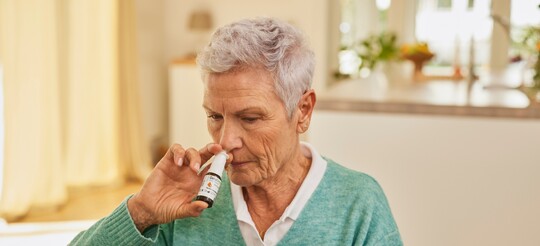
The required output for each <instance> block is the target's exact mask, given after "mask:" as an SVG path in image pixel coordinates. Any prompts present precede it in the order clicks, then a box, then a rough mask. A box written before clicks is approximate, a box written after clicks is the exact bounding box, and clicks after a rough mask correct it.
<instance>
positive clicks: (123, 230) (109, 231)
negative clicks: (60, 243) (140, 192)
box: [69, 196, 169, 245]
mask: <svg viewBox="0 0 540 246" xmlns="http://www.w3.org/2000/svg"><path fill="white" fill-rule="evenodd" d="M129 198H131V196H129V197H127V198H126V199H125V200H124V201H123V202H122V203H121V204H120V206H119V207H117V208H116V209H115V210H114V211H113V212H112V213H111V214H110V215H109V216H107V217H105V218H103V219H101V220H99V221H98V222H96V223H95V224H94V225H92V226H91V227H90V228H89V229H88V230H86V231H82V232H81V233H79V234H78V235H77V236H76V237H75V238H74V239H73V240H72V241H71V242H70V244H69V245H169V243H167V241H166V239H167V238H166V237H164V236H160V235H159V234H163V232H162V230H160V227H159V226H157V225H155V226H151V227H150V228H148V229H146V230H145V231H144V232H143V233H142V234H141V233H140V232H139V231H138V230H137V228H136V227H135V224H134V223H133V220H132V219H131V216H130V215H129V211H128V209H127V201H128V200H129Z"/></svg>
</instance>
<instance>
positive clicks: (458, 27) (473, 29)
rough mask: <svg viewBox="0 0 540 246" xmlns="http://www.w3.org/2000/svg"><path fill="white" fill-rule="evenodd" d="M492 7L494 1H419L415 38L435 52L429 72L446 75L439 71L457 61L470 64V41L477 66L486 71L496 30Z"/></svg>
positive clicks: (428, 66) (429, 65) (428, 67)
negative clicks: (492, 37)
mask: <svg viewBox="0 0 540 246" xmlns="http://www.w3.org/2000/svg"><path fill="white" fill-rule="evenodd" d="M490 6H491V0H475V1H472V0H452V1H450V0H446V1H443V0H419V4H418V10H417V13H416V35H415V36H416V39H417V40H418V41H422V42H426V43H428V44H429V46H430V49H431V51H432V52H433V53H435V57H433V59H432V60H431V61H430V63H429V64H427V67H426V70H427V71H426V73H430V72H431V73H445V72H444V71H447V70H445V69H436V68H451V67H452V66H453V65H454V64H455V63H456V62H458V63H459V64H463V65H467V64H469V56H470V47H471V42H474V44H473V45H474V57H475V59H474V60H475V61H474V62H475V65H476V66H479V67H480V69H482V68H487V66H488V65H489V52H490V43H491V33H492V30H493V21H492V19H491V17H490ZM430 68H431V69H430ZM437 71H439V72H437ZM440 71H443V72H440ZM450 71H451V70H450Z"/></svg>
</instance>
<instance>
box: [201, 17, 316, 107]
mask: <svg viewBox="0 0 540 246" xmlns="http://www.w3.org/2000/svg"><path fill="white" fill-rule="evenodd" d="M197 63H198V64H199V66H200V67H201V69H202V77H203V80H206V77H207V75H208V74H216V73H217V74H219V73H227V72H234V71H238V70H239V69H250V68H261V67H262V68H264V69H266V70H267V71H269V72H270V73H271V74H272V77H273V79H274V82H275V84H274V88H275V91H276V94H277V95H278V96H279V97H280V98H281V100H282V101H283V103H284V104H285V109H286V110H287V113H288V115H289V117H292V115H293V113H294V109H295V108H296V106H297V104H298V102H299V101H300V98H301V97H302V95H303V94H304V93H305V92H306V91H307V90H309V89H310V88H311V84H312V78H313V70H314V68H315V55H314V54H313V51H311V49H310V48H309V47H308V45H307V43H306V41H305V39H304V36H303V35H302V33H301V32H300V31H299V30H298V29H297V28H295V27H293V26H292V25H290V24H288V23H286V22H283V21H279V20H276V19H273V18H256V19H244V20H240V21H238V22H234V23H232V24H229V25H226V26H223V27H220V28H219V29H217V30H216V32H215V33H214V34H213V35H212V39H211V40H210V43H209V44H208V45H207V46H206V47H205V48H204V50H203V51H202V52H201V53H199V55H198V57H197Z"/></svg>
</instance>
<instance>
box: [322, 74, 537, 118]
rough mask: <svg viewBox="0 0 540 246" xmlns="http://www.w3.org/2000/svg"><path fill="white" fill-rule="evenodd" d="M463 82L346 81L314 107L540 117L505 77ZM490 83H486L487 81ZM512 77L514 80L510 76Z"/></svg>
mask: <svg viewBox="0 0 540 246" xmlns="http://www.w3.org/2000/svg"><path fill="white" fill-rule="evenodd" d="M499 78H503V79H504V81H505V82H504V83H503V82H500V81H496V80H495V79H494V77H491V78H485V79H484V80H478V81H476V82H474V83H472V86H469V83H467V82H466V81H464V80H462V81H453V80H432V81H428V82H416V83H415V82H410V81H409V82H403V83H400V84H396V83H392V82H387V81H385V80H381V81H373V80H371V81H367V80H346V81H340V82H336V84H334V85H333V86H331V87H330V88H328V89H327V90H326V91H324V92H322V93H319V94H318V101H317V106H316V109H317V110H334V111H357V112H375V113H404V114H427V115H449V116H473V117H476V116H477V117H502V118H523V119H540V106H539V103H538V102H535V101H533V102H532V103H531V101H530V100H529V98H528V97H527V95H526V94H525V93H523V92H522V91H521V90H518V89H513V87H516V86H517V85H516V83H513V84H512V83H507V82H506V81H512V79H509V80H506V79H508V78H507V77H505V76H499ZM488 80H489V81H490V83H487V81H488ZM514 80H515V79H514Z"/></svg>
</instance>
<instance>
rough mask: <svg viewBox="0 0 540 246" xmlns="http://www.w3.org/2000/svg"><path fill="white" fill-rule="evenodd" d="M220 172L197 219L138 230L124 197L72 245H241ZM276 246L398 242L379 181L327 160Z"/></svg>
mask: <svg viewBox="0 0 540 246" xmlns="http://www.w3.org/2000/svg"><path fill="white" fill-rule="evenodd" d="M223 176H224V180H223V183H222V184H223V186H222V187H221V191H220V194H219V195H218V197H217V198H216V200H215V202H214V206H213V207H212V208H210V209H207V210H205V211H204V212H203V213H202V215H201V216H200V217H197V218H186V219H179V220H176V221H173V222H171V223H168V224H163V225H159V226H152V227H150V228H148V229H147V230H146V231H145V232H144V233H143V234H141V233H139V232H138V231H137V229H136V228H135V225H134V224H133V221H132V220H131V217H130V215H129V212H128V210H127V200H128V199H129V197H128V198H127V199H126V200H124V202H122V204H121V205H120V206H119V207H118V208H117V209H116V210H115V211H114V212H113V213H112V214H111V215H109V216H107V217H105V218H103V219H101V220H100V221H98V222H97V223H96V224H94V225H93V226H92V227H90V228H89V229H88V230H86V231H83V232H81V233H79V235H77V237H75V239H73V241H72V242H71V243H70V245H245V243H244V239H243V238H242V234H241V233H240V229H239V227H238V221H237V220H236V214H235V211H234V207H233V203H232V200H231V192H230V184H229V180H228V178H227V177H226V175H223ZM279 245H384V246H387V245H388V246H393V245H402V242H401V238H400V235H399V231H398V228H397V226H396V223H395V222H394V218H393V217H392V213H391V211H390V208H389V206H388V202H387V201H386V197H385V196H384V193H383V191H382V189H381V187H380V186H379V184H378V183H377V182H376V181H375V180H374V179H373V178H371V177H370V176H368V175H366V174H363V173H359V172H356V171H352V170H350V169H347V168H344V167H342V166H340V165H338V164H336V163H335V162H333V161H331V160H328V166H327V168H326V172H325V174H324V176H323V178H322V180H321V182H320V184H319V185H318V187H317V188H316V190H315V192H314V193H313V194H312V196H311V198H310V199H309V201H308V203H306V205H305V207H304V209H303V210H302V212H301V213H300V215H299V217H298V219H297V220H296V221H295V222H294V224H293V225H292V227H291V228H290V229H289V231H288V232H287V234H286V235H285V236H284V237H283V239H282V240H281V241H280V243H279Z"/></svg>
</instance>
